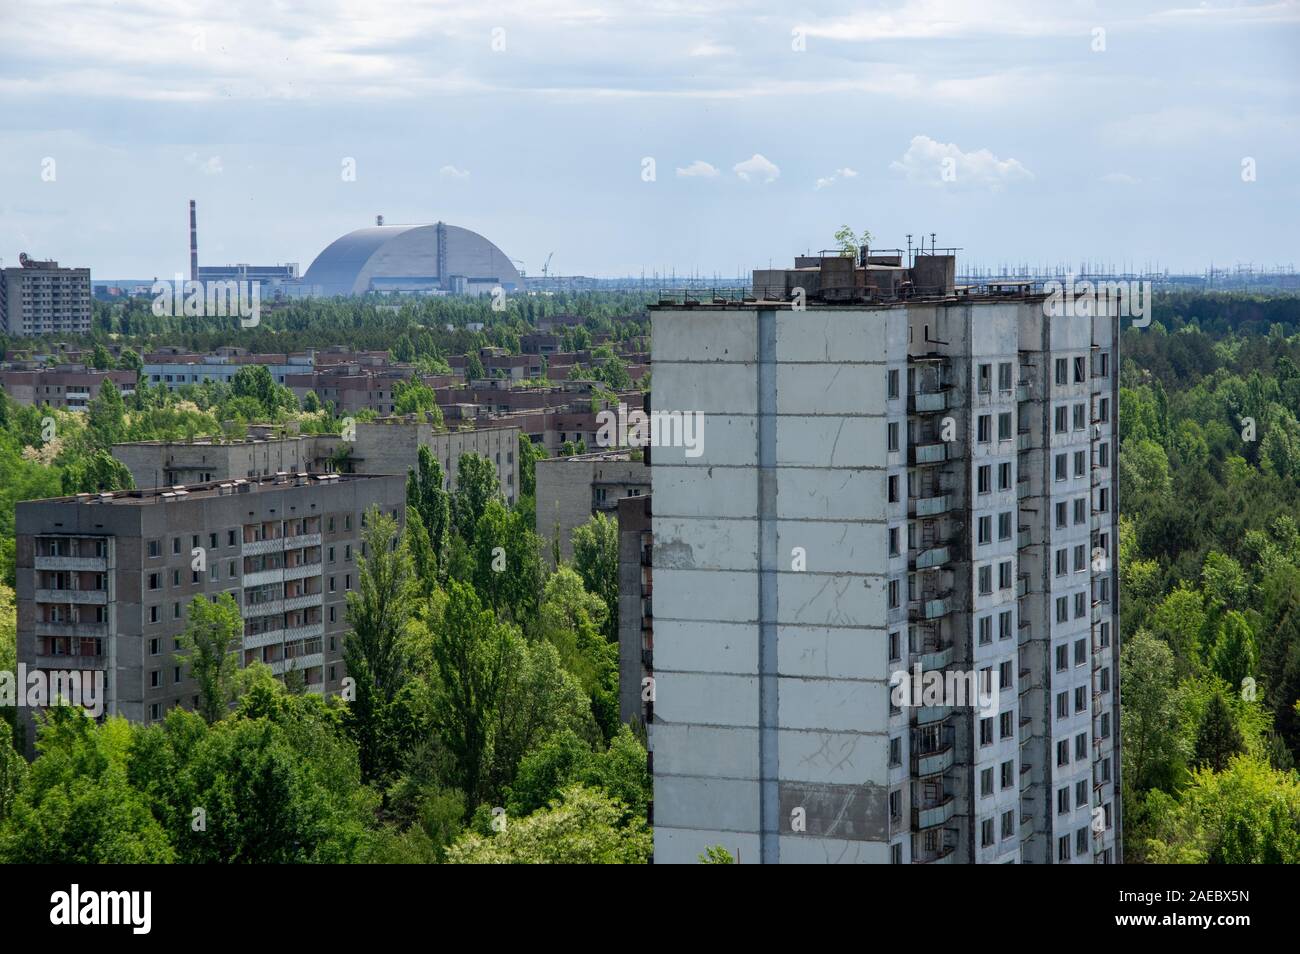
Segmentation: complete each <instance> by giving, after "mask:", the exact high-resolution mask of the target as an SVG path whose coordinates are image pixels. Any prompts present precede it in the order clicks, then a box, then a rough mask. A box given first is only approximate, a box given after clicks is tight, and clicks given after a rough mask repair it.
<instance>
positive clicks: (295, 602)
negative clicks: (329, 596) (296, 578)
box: [284, 593, 324, 613]
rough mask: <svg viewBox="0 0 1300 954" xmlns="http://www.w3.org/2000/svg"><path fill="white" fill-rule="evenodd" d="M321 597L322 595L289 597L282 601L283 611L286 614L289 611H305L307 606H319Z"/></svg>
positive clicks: (311, 594)
mask: <svg viewBox="0 0 1300 954" xmlns="http://www.w3.org/2000/svg"><path fill="white" fill-rule="evenodd" d="M323 596H324V594H323V593H308V594H307V595H306V596H291V597H289V598H288V599H286V600H285V601H284V610H285V612H286V613H287V612H289V611H290V610H300V609H307V608H308V607H309V606H320V605H321V602H322V598H323Z"/></svg>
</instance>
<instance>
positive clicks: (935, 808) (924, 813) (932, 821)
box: [912, 795, 957, 831]
mask: <svg viewBox="0 0 1300 954" xmlns="http://www.w3.org/2000/svg"><path fill="white" fill-rule="evenodd" d="M956 813H957V800H956V799H955V798H953V797H952V796H951V795H949V796H947V797H945V798H944V800H943V801H941V802H939V803H938V804H937V805H931V806H930V807H928V808H913V809H912V827H913V828H914V829H915V830H917V831H925V829H927V828H937V827H938V826H939V825H942V824H944V823H945V822H948V821H951V820H952V816H953V815H955V814H956Z"/></svg>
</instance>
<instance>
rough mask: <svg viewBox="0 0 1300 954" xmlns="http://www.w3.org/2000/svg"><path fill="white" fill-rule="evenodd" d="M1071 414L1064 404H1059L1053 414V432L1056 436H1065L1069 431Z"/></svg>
mask: <svg viewBox="0 0 1300 954" xmlns="http://www.w3.org/2000/svg"><path fill="white" fill-rule="evenodd" d="M1069 425H1070V412H1069V409H1068V408H1066V406H1065V405H1064V404H1058V405H1057V406H1056V410H1055V411H1054V412H1053V418H1052V432H1053V433H1054V434H1064V433H1065V432H1066V431H1067V430H1069Z"/></svg>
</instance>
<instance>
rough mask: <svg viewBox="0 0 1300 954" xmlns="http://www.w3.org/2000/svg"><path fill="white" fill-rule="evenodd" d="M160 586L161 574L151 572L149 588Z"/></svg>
mask: <svg viewBox="0 0 1300 954" xmlns="http://www.w3.org/2000/svg"><path fill="white" fill-rule="evenodd" d="M160 586H161V583H160V582H159V574H157V573H150V574H149V589H151V590H156V589H158V588H159V587H160Z"/></svg>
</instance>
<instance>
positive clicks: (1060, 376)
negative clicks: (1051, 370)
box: [1056, 358, 1069, 385]
mask: <svg viewBox="0 0 1300 954" xmlns="http://www.w3.org/2000/svg"><path fill="white" fill-rule="evenodd" d="M1068 370H1069V365H1068V364H1067V363H1066V360H1065V359H1064V358H1057V359H1056V383H1057V384H1058V385H1063V384H1066V383H1068V382H1067V380H1066V374H1067V373H1068Z"/></svg>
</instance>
